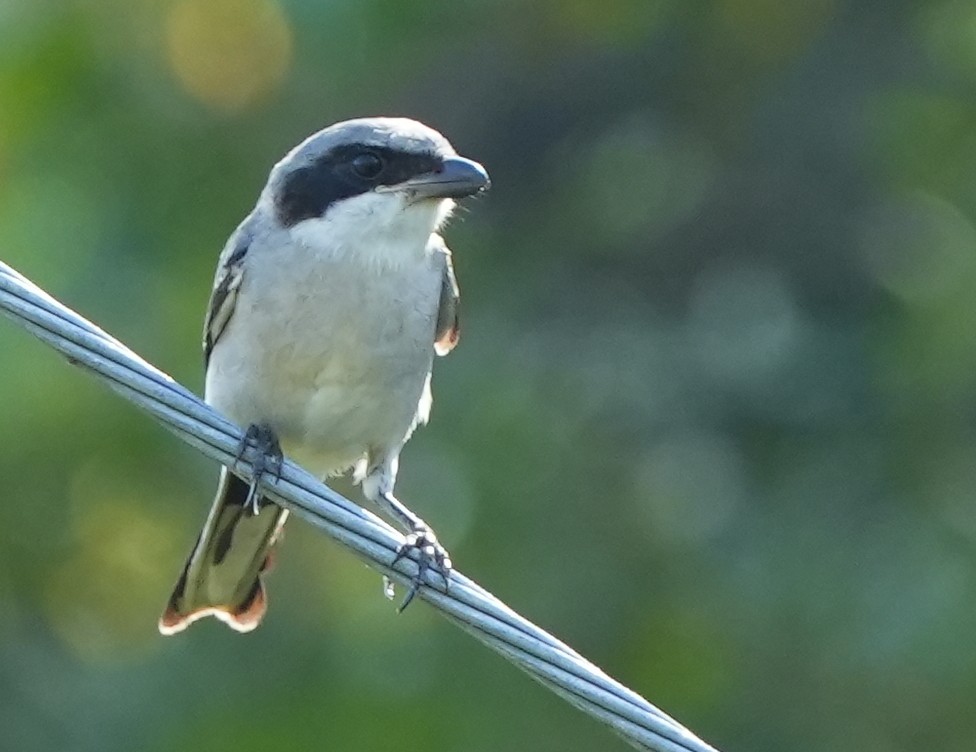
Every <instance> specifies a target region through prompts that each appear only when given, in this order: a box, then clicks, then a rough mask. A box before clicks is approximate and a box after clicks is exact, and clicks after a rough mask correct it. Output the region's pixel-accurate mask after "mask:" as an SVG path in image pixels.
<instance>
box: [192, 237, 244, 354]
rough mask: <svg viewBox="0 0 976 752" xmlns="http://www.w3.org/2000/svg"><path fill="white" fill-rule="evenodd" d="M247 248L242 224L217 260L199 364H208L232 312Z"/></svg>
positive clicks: (242, 273) (239, 285)
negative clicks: (201, 358)
mask: <svg viewBox="0 0 976 752" xmlns="http://www.w3.org/2000/svg"><path fill="white" fill-rule="evenodd" d="M250 245H251V234H250V233H249V232H246V231H245V230H244V227H243V225H242V226H241V228H239V229H238V231H237V232H236V233H235V234H234V236H233V237H232V238H231V240H230V242H228V243H227V247H226V248H224V251H223V253H221V254H220V260H219V261H218V262H217V274H216V276H215V277H214V286H213V291H212V292H211V293H210V305H209V306H208V307H207V318H206V319H205V320H204V322H203V361H204V363H205V364H206V363H209V362H210V353H211V352H213V349H214V345H216V344H217V340H218V339H220V335H221V334H222V333H223V331H224V329H225V328H226V327H227V322H229V321H230V317H231V316H232V315H233V313H234V305H235V304H236V303H237V291H238V290H239V289H240V287H241V280H242V279H243V278H244V257H245V256H246V255H247V249H248V248H249V247H250Z"/></svg>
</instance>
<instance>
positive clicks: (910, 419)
mask: <svg viewBox="0 0 976 752" xmlns="http://www.w3.org/2000/svg"><path fill="white" fill-rule="evenodd" d="M364 114H399V115H408V116H412V117H416V118H419V119H421V120H423V121H425V122H427V123H429V124H431V125H433V126H435V127H437V128H438V129H440V130H442V131H443V132H444V133H445V134H447V135H448V136H449V138H451V139H452V141H453V142H454V143H455V145H456V146H457V147H458V149H459V151H461V152H462V153H463V154H466V155H468V156H470V157H473V158H476V159H479V160H480V161H482V162H484V164H485V165H487V167H488V168H489V170H490V172H491V175H492V178H493V181H494V186H493V189H492V191H491V193H490V194H489V195H488V196H487V197H485V198H484V199H480V200H477V201H474V202H469V204H468V209H469V211H465V212H464V213H462V216H461V217H460V219H459V220H458V221H455V223H454V225H453V226H452V227H451V228H450V229H449V232H448V239H449V242H450V244H451V245H452V246H453V247H454V249H455V259H456V265H457V269H458V273H459V276H460V281H461V286H462V289H463V292H464V302H463V337H462V344H461V346H460V347H459V348H458V349H457V350H456V351H455V353H454V354H452V355H451V357H449V358H447V359H445V360H442V361H440V362H439V363H438V367H437V369H436V373H435V380H434V384H435V395H436V399H435V406H434V414H433V419H432V423H431V425H430V426H429V427H428V428H427V429H425V430H422V431H420V432H418V434H417V435H416V436H415V437H414V439H413V440H412V441H411V442H410V444H409V445H408V447H407V449H406V451H405V453H404V458H403V464H402V472H401V482H400V488H399V490H400V496H401V498H403V499H405V500H406V501H408V503H410V504H411V505H412V506H413V507H414V508H416V509H417V510H418V511H419V512H420V513H421V514H423V516H424V517H426V518H427V519H428V520H430V521H431V523H432V524H433V525H434V527H435V528H436V529H437V530H438V531H439V533H440V536H441V537H442V539H443V540H445V541H446V543H447V545H448V548H449V549H450V550H451V552H452V554H453V555H454V559H455V562H456V564H457V565H458V567H459V568H460V569H461V570H463V571H464V572H465V573H467V574H469V575H471V576H473V577H474V578H475V579H477V580H479V581H480V582H482V583H483V584H484V585H485V586H487V587H488V588H489V589H490V590H492V591H493V592H496V593H497V594H498V595H499V596H500V597H502V598H503V599H504V600H506V601H507V602H509V603H510V604H511V605H513V606H514V607H516V608H517V609H519V610H520V611H522V612H524V613H525V614H526V615H527V616H529V617H530V618H532V619H533V620H535V621H537V622H539V623H540V624H541V625H543V626H545V627H547V628H549V629H551V630H552V631H553V632H555V633H556V634H557V635H559V636H560V637H562V638H564V639H565V640H566V641H568V642H569V643H570V644H572V645H573V646H574V647H576V648H577V649H579V650H580V651H582V652H583V653H584V654H585V655H587V656H588V657H590V658H591V659H593V660H594V661H595V662H596V663H598V664H599V665H601V666H602V667H604V668H605V669H606V670H607V671H608V672H610V673H611V674H612V675H614V676H616V677H618V678H619V679H621V680H622V681H624V682H625V683H626V684H628V685H630V686H632V687H633V688H635V689H636V690H638V691H639V692H641V693H642V694H644V695H645V696H647V697H648V698H649V699H651V700H652V701H654V702H656V703H658V704H659V705H661V706H662V707H663V708H665V709H666V710H668V711H669V712H671V713H673V714H675V715H676V716H677V717H678V718H679V719H680V720H682V721H683V722H684V723H686V724H688V725H689V726H691V727H692V728H693V729H695V730H696V731H697V732H698V733H699V734H701V735H702V736H703V737H704V738H706V739H708V740H709V741H711V742H713V743H714V744H716V745H717V746H718V747H720V748H721V749H722V750H723V751H724V752H746V751H748V752H762V751H765V750H770V751H772V750H784V749H789V750H794V752H836V750H842V749H855V750H859V751H860V752H874V751H878V752H881V751H884V752H892V751H897V750H917V749H933V750H934V749H938V750H942V751H943V752H963V751H966V752H968V751H970V750H972V749H973V744H974V741H973V740H974V738H976V714H974V713H973V707H974V703H976V639H974V635H976V295H974V289H976V226H974V220H976V2H973V1H972V0H931V1H929V2H922V1H916V2H909V1H908V0H888V1H887V2H880V1H879V0H874V1H873V2H872V1H871V0H846V1H845V0H716V1H714V2H688V1H687V0H603V1H602V2H596V1H595V0H537V1H536V2H531V3H529V2H523V1H522V0H433V1H431V0H428V1H427V2H419V1H417V2H407V1H405V0H345V1H344V2H343V1H339V0H332V1H330V2H319V1H317V0H315V1H313V0H143V1H142V2H131V1H130V0H73V1H72V0H65V1H64V2H55V1H54V0H0V257H2V258H3V259H4V260H6V261H8V262H9V263H11V264H12V265H14V266H15V267H16V268H18V269H20V270H21V271H22V272H24V273H25V274H27V275H28V276H29V277H31V278H33V279H34V280H36V281H37V282H38V283H40V284H41V285H42V286H44V287H45V288H47V289H48V290H50V291H51V292H52V293H53V294H55V295H56V296H58V297H59V298H61V299H63V300H64V301H66V302H67V303H68V304H69V305H71V306H73V307H75V308H77V309H78V310H79V311H81V312H82V313H84V314H85V315H87V316H89V317H91V318H92V319H93V320H95V321H96V322H98V323H99V324H101V325H103V326H104V327H105V328H107V329H108V330H109V331H110V332H112V333H114V334H115V335H117V336H119V337H120V338H121V339H122V340H124V341H125V342H127V343H128V344H130V345H131V346H132V347H133V348H135V349H136V350H137V351H138V352H140V353H142V354H143V355H144V356H146V357H147V358H148V359H149V360H151V361H152V362H154V363H156V364H158V365H159V366H160V367H161V368H163V369H164V370H167V371H168V372H169V373H171V374H173V375H174V376H175V377H176V378H178V379H180V380H182V381H183V382H185V383H187V384H188V385H189V386H190V387H191V388H193V389H196V390H200V389H201V387H202V368H201V366H202V362H201V360H202V359H201V353H200V346H199V340H200V329H201V321H202V318H203V312H204V308H205V304H206V301H207V297H208V294H209V289H210V283H211V279H212V273H213V267H214V263H215V260H216V257H217V253H218V252H219V250H220V248H221V247H222V245H223V243H224V240H225V239H226V237H227V235H228V234H229V233H230V232H231V231H232V230H233V228H234V227H235V225H236V224H237V222H238V221H239V220H240V219H241V218H242V217H243V216H244V215H245V214H246V213H247V212H248V211H249V210H250V208H251V206H252V204H253V202H254V200H255V198H256V196H257V193H258V191H259V190H260V189H261V187H262V186H263V184H264V180H265V177H266V175H267V172H268V169H269V168H270V166H271V165H272V164H273V163H274V162H275V161H276V160H277V159H278V158H279V157H280V156H281V155H282V154H283V153H284V152H285V151H286V150H287V149H288V148H290V147H291V146H292V145H294V144H295V143H297V142H298V141H299V140H301V139H302V138H303V137H304V136H306V135H307V134H308V133H310V132H312V131H314V130H317V129H318V128H320V127H322V126H324V125H326V124H328V123H331V122H333V121H336V120H339V119H343V118H346V117H351V116H356V115H364ZM0 416H2V417H0V479H2V485H0V489H2V490H0V502H2V509H0V514H2V523H0V749H3V750H18V751H22V752H33V751H34V750H38V751H46V750H52V751H53V750H73V751H78V752H88V751H89V750H91V751H94V750H98V751H100V752H112V751H114V750H134V749H138V750H149V751H152V750H172V749H181V750H187V751H188V752H189V751H190V750H207V751H210V752H221V751H223V750H227V751H230V750H233V751H234V752H246V751H248V750H262V751H263V750H268V749H274V750H282V751H288V750H308V749H349V750H389V749H396V750H397V751H398V752H412V751H413V750H430V749H438V750H447V751H458V752H460V751H462V750H463V751H464V752H478V751H479V750H484V751H487V750H498V749H515V750H542V751H551V752H557V751H558V752H570V751H574V750H608V751H610V750H623V749H626V747H625V745H624V743H623V742H622V741H620V740H619V739H617V738H616V737H614V736H612V735H611V734H610V733H609V732H608V731H607V730H606V729H605V728H603V727H602V726H601V725H599V724H597V723H596V722H594V721H592V720H591V719H589V718H586V717H584V716H583V715H581V714H579V713H577V712H576V711H575V710H573V709H571V708H570V707H569V706H567V705H565V704H564V703H563V702H562V701H560V700H558V699H557V698H555V697H554V696H553V695H551V694H549V693H548V692H546V691H545V690H544V689H543V688H541V687H539V686H538V685H536V684H535V683H533V682H532V681H530V680H529V679H528V678H526V677H525V676H524V675H522V674H521V673H519V672H518V671H516V670H515V669H513V668H512V667H511V666H510V665H509V664H507V663H506V662H504V661H503V660H501V659H500V658H499V657H497V656H495V655H494V654H492V653H490V652H488V651H486V650H485V649H483V648H482V647H481V646H480V645H478V644H477V643H475V642H474V641H472V640H471V639H469V638H468V637H467V636H465V635H463V634H461V633H459V632H458V631H457V630H455V629H453V628H452V627H451V626H449V625H448V624H447V623H446V622H444V621H442V620H441V619H439V618H438V617H437V616H436V614H434V613H433V612H432V611H431V610H430V609H428V608H427V607H426V606H424V605H417V606H414V607H412V608H411V609H410V610H409V611H408V612H407V613H405V614H404V615H402V616H396V615H395V613H394V611H393V608H392V606H391V605H390V604H389V603H388V602H387V601H385V600H384V599H383V597H382V595H381V588H380V582H379V579H378V577H377V576H376V575H375V574H374V573H372V572H371V571H370V570H368V569H366V568H365V567H364V566H363V565H362V564H361V563H360V562H358V561H357V560H355V559H354V558H353V557H351V556H350V555H348V554H347V553H346V552H344V551H343V550H341V549H340V548H339V547H338V546H337V545H335V544H333V543H332V542H330V541H328V540H326V539H324V538H323V537H321V536H319V535H317V534H315V533H314V532H313V531H311V530H310V529H309V528H307V527H306V526H304V525H303V524H302V523H300V522H293V523H292V524H291V526H290V529H289V530H288V533H287V536H286V542H285V546H284V548H283V550H282V552H281V556H280V557H279V565H278V567H277V569H276V571H275V573H274V574H273V576H272V578H271V582H270V586H271V596H270V597H271V610H270V613H269V616H268V618H267V619H266V622H265V624H264V625H263V626H262V628H261V629H260V630H258V631H257V632H255V633H253V634H251V635H248V636H243V637H242V636H239V635H236V634H233V633H231V632H229V631H228V630H226V629H225V628H223V627H222V626H221V625H219V624H217V623H201V624H198V625H196V626H195V627H194V628H193V629H192V630H190V631H189V632H187V633H185V634H183V635H181V636H180V637H178V638H173V639H164V638H162V637H160V636H159V635H158V634H157V633H156V627H155V620H156V618H157V615H158V613H159V611H160V609H161V607H162V605H163V602H164V600H165V598H166V596H167V595H168V593H169V589H170V587H171V585H172V583H173V580H174V578H175V576H176V574H177V573H178V571H179V568H180V566H181V564H182V562H183V558H184V556H185V555H186V553H187V551H188V549H189V547H190V545H191V544H192V542H193V540H194V538H195V535H196V531H197V530H198V528H199V526H200V524H201V522H202V520H203V517H204V516H205V513H206V509H207V506H208V504H209V502H210V497H211V493H212V489H213V484H214V477H215V474H216V468H215V467H214V466H213V465H212V464H211V463H209V462H208V461H206V460H204V459H202V458H200V457H199V456H198V455H196V454H195V453H194V452H193V451H191V450H189V449H187V448H185V447H184V446H182V445H181V444H180V443H179V442H178V441H177V440H175V439H174V438H172V437H171V436H170V435H169V434H167V433H166V432H165V431H164V430H163V429H161V428H159V427H158V426H157V425H155V424H154V423H153V422H151V421H150V420H149V419H147V418H146V417H145V416H143V415H142V414H140V413H138V412H137V411H135V410H134V409H132V408H131V407H129V406H128V405H126V404H125V403H123V402H121V401H120V400H118V399H117V398H116V397H115V396H113V395H112V394H110V393H109V392H108V391H106V390H104V389H103V388H102V387H101V386H99V385H97V384H96V383H94V382H93V381H92V380H91V379H90V378H88V377H87V376H85V375H84V374H83V373H82V372H80V371H77V370H75V369H72V368H70V367H68V366H67V365H65V363H64V362H63V361H62V360H61V359H59V358H58V357H56V356H54V355H53V354H52V353H51V352H50V351H48V350H47V349H45V348H44V347H43V346H41V345H39V344H38V343H37V342H35V341H34V340H33V339H31V338H30V337H29V336H27V335H26V334H25V333H24V332H23V331H21V330H19V329H18V328H16V327H15V326H13V325H8V324H6V323H2V322H0ZM340 488H341V489H342V490H343V491H345V492H347V493H350V494H353V498H354V499H359V498H360V497H359V496H358V494H357V493H356V490H355V489H351V488H349V486H348V485H340Z"/></svg>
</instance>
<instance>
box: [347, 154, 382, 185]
mask: <svg viewBox="0 0 976 752" xmlns="http://www.w3.org/2000/svg"><path fill="white" fill-rule="evenodd" d="M352 171H353V172H355V173H356V174H357V175H358V176H359V177H361V178H363V179H364V180H375V179H376V178H377V177H379V174H380V173H381V172H383V160H382V159H381V158H380V156H379V155H378V154H374V153H373V152H371V151H364V152H363V153H362V154H357V155H356V156H355V157H353V160H352Z"/></svg>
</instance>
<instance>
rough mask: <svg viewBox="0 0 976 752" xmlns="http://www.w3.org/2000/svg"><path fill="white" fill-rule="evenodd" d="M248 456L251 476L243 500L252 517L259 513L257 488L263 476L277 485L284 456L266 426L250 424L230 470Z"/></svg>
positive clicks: (260, 497) (259, 504)
mask: <svg viewBox="0 0 976 752" xmlns="http://www.w3.org/2000/svg"><path fill="white" fill-rule="evenodd" d="M248 454H250V455H251V456H250V460H251V468H252V476H251V487H250V488H249V489H248V492H247V498H246V499H245V500H244V509H245V510H250V512H251V514H252V515H256V514H257V513H258V512H259V511H261V501H262V496H261V493H260V490H259V487H260V485H261V483H262V481H263V480H264V478H265V476H268V475H270V476H271V477H272V482H273V483H277V482H278V481H279V480H280V479H281V466H282V463H283V462H284V454H283V453H282V451H281V445H280V444H279V443H278V437H277V436H276V435H275V432H274V431H272V430H271V429H270V428H269V427H268V426H265V425H260V424H257V423H252V424H251V425H249V426H248V427H247V432H246V433H245V434H244V438H243V439H242V440H241V443H240V446H238V448H237V456H236V457H234V465H233V467H232V469H236V468H237V465H238V463H239V462H240V461H241V460H243V459H244V457H245V456H246V455H248Z"/></svg>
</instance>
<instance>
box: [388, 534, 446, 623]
mask: <svg viewBox="0 0 976 752" xmlns="http://www.w3.org/2000/svg"><path fill="white" fill-rule="evenodd" d="M414 551H416V552H417V573H416V574H415V575H414V577H413V580H412V581H411V583H410V590H409V591H407V596H406V598H404V599H403V603H401V604H400V607H399V608H398V609H397V612H401V611H403V610H404V609H405V608H406V607H407V606H409V605H410V602H411V601H412V600H413V598H414V596H415V595H416V594H417V592H418V591H419V590H420V586H421V585H422V584H423V583H424V575H426V574H427V572H428V571H431V572H436V573H437V574H438V575H440V577H441V579H443V580H444V592H445V593H446V592H447V591H448V589H449V588H450V586H451V557H450V556H448V554H447V551H446V550H445V549H444V547H443V546H442V545H441V544H440V543H438V542H437V536H436V535H434V531H433V530H431V529H430V528H429V527H427V525H425V524H423V523H421V524H419V525H417V526H415V527H414V530H413V532H412V533H410V534H409V535H407V539H406V540H405V541H404V543H403V545H402V546H400V548H398V549H397V552H396V556H395V557H393V564H392V565H391V566H396V563H397V562H398V561H400V559H407V558H413V557H412V556H411V553H412V552H414ZM387 593H388V595H390V594H392V589H388V590H387Z"/></svg>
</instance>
